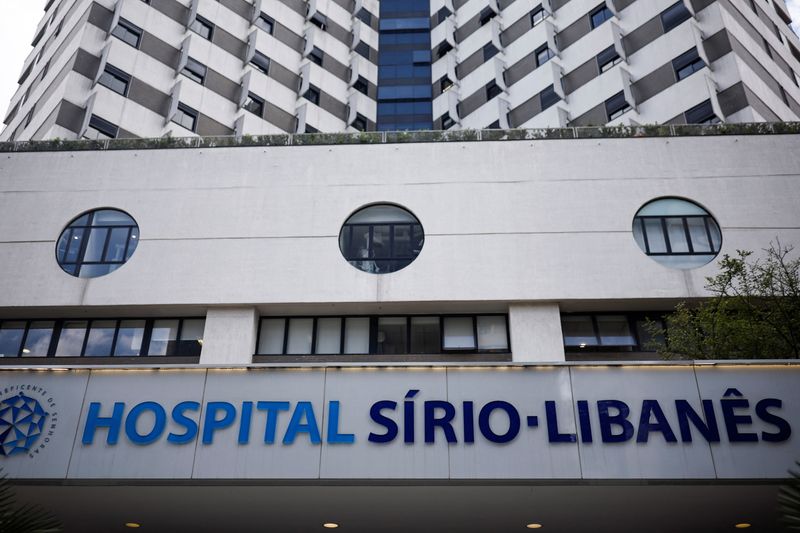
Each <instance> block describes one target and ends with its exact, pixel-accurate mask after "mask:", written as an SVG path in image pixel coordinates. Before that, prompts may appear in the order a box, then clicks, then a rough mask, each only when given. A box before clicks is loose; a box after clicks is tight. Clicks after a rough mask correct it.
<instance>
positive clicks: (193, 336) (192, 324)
mask: <svg viewBox="0 0 800 533" xmlns="http://www.w3.org/2000/svg"><path fill="white" fill-rule="evenodd" d="M205 326H206V321H205V320H203V319H202V318H195V319H191V320H184V321H183V323H182V324H181V338H180V340H179V341H178V348H177V350H176V353H175V355H181V356H193V357H197V356H199V355H200V351H201V350H202V348H203V330H204V329H205Z"/></svg>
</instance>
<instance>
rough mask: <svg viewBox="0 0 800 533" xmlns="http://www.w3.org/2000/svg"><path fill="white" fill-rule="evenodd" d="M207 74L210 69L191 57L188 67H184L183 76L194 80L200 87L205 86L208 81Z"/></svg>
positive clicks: (187, 62)
mask: <svg viewBox="0 0 800 533" xmlns="http://www.w3.org/2000/svg"><path fill="white" fill-rule="evenodd" d="M207 72H208V69H207V68H206V66H205V65H204V64H202V63H200V62H199V61H197V60H196V59H192V58H191V57H190V58H188V59H187V60H186V66H185V67H183V70H182V71H181V74H183V75H184V76H186V77H187V78H189V79H190V80H194V81H196V82H197V83H199V84H200V85H203V84H204V83H205V81H206V73H207Z"/></svg>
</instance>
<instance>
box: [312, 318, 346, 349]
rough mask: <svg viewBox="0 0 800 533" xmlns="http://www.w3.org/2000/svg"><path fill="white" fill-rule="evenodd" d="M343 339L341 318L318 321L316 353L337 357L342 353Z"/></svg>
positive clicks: (320, 319) (319, 319)
mask: <svg viewBox="0 0 800 533" xmlns="http://www.w3.org/2000/svg"><path fill="white" fill-rule="evenodd" d="M341 337H342V319H341V318H318V319H317V345H316V346H315V349H314V353H318V354H326V355H336V354H338V353H340V350H341V346H340V343H339V341H340V339H341Z"/></svg>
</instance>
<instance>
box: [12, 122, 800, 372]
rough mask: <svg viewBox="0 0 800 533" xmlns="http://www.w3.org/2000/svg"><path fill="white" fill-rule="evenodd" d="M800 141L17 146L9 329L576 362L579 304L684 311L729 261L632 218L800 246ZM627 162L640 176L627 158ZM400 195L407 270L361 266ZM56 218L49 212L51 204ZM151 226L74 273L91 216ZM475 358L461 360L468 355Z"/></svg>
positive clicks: (223, 357) (228, 359)
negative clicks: (500, 345)
mask: <svg viewBox="0 0 800 533" xmlns="http://www.w3.org/2000/svg"><path fill="white" fill-rule="evenodd" d="M796 144H797V136H796V135H765V136H705V137H655V138H633V139H585V140H584V139H577V140H540V141H496V142H493V141H482V142H472V143H466V142H434V143H422V144H381V145H344V146H342V145H338V146H337V145H327V146H297V147H232V148H207V149H179V150H122V151H110V150H109V151H88V152H85V151H61V152H48V153H22V152H17V153H7V154H5V155H4V156H3V157H4V159H3V161H4V163H3V165H2V167H1V168H0V183H2V191H3V192H2V194H0V206H1V208H0V251H2V253H0V270H2V271H3V272H4V273H5V274H4V276H2V278H0V294H2V297H1V298H0V313H2V315H0V316H2V317H3V318H5V319H13V318H35V317H44V316H47V317H50V318H53V317H54V315H57V318H70V317H79V316H89V315H92V316H94V317H102V316H143V317H146V316H165V315H167V316H169V314H170V313H171V314H172V315H173V316H205V317H206V319H207V324H206V337H205V342H204V347H203V356H202V359H201V362H202V363H206V364H247V363H250V362H251V360H252V354H253V353H255V349H254V346H255V339H256V335H257V334H256V331H255V328H254V321H255V320H256V318H257V316H259V315H260V316H262V317H264V316H327V315H330V316H337V315H357V314H369V315H391V314H397V313H400V314H425V313H433V314H447V313H507V314H509V315H510V320H509V323H510V326H509V327H510V337H511V352H512V354H513V360H514V361H558V360H563V359H564V349H563V343H562V338H561V326H560V323H559V313H560V312H592V311H614V312H624V311H648V310H654V311H666V310H669V309H671V308H672V307H673V306H674V304H675V303H676V302H678V301H681V300H686V299H694V298H702V297H704V296H707V293H706V292H705V290H704V288H703V287H704V285H705V278H706V276H710V275H713V274H714V273H715V272H716V269H717V267H716V264H715V262H713V261H712V262H711V263H710V264H708V265H707V266H705V267H702V268H698V269H694V270H679V269H673V268H668V267H665V266H662V265H660V264H658V263H656V262H655V261H653V260H652V259H651V258H649V257H647V256H646V255H645V254H644V253H643V252H642V251H641V250H640V249H639V247H638V246H637V244H636V242H635V241H634V238H633V235H632V231H631V225H632V221H633V217H634V215H635V214H636V213H637V211H638V210H639V209H640V208H641V207H642V206H643V205H644V204H646V203H647V202H649V201H650V200H653V199H656V198H660V197H680V198H686V199H689V200H691V201H693V202H695V203H697V204H699V205H701V206H703V207H704V208H705V209H706V210H707V211H708V212H709V213H710V214H711V215H712V216H713V217H714V218H715V220H716V221H717V223H718V224H719V226H720V228H721V231H722V248H721V252H720V257H721V256H722V255H723V254H735V253H736V250H742V249H744V250H754V251H756V252H758V251H759V250H761V249H763V248H764V247H766V246H768V244H769V243H770V242H771V241H774V240H775V239H776V238H778V239H780V240H781V242H783V243H786V244H791V243H797V242H800V218H798V217H799V216H800V215H798V212H797V209H796V206H797V205H800V187H798V184H800V182H799V181H798V180H800V159H798V158H799V157H800V155H799V154H798V153H797V151H796V150H795V149H794V147H795V146H796ZM620 162H624V164H620ZM382 202H390V203H394V204H397V205H400V206H403V207H405V208H406V209H408V210H409V211H411V212H412V213H414V214H415V215H416V216H417V217H418V219H419V221H420V222H421V224H422V226H423V228H424V231H425V244H424V247H423V249H422V251H421V253H420V254H419V257H417V259H416V260H415V261H414V262H412V263H411V264H410V265H409V266H408V267H406V268H404V269H403V270H400V271H398V272H395V273H391V274H383V275H375V274H369V273H365V272H361V271H359V270H357V269H355V268H353V267H352V266H350V265H349V264H348V263H347V262H346V261H345V260H344V258H343V257H342V255H341V252H340V250H339V244H338V234H339V231H340V228H341V226H342V224H343V223H344V221H345V220H346V219H347V218H348V217H349V216H350V214H351V213H352V212H354V211H355V210H357V209H359V208H361V207H363V206H365V205H369V204H373V203H382ZM43 206H47V207H46V208H45V209H43ZM100 207H113V208H117V209H121V210H123V211H125V212H127V213H129V214H130V215H131V216H132V217H133V218H134V219H135V221H136V222H137V223H138V225H139V228H140V235H141V237H140V241H141V242H140V243H139V246H138V248H137V249H136V252H135V254H134V255H133V256H132V257H131V259H130V261H128V263H127V264H125V265H124V266H123V267H122V268H120V269H119V270H117V271H116V272H113V273H111V274H109V275H106V276H102V277H100V278H95V279H85V278H75V277H72V276H69V275H67V274H65V273H64V272H62V271H61V269H60V268H59V265H58V264H57V262H56V260H55V258H54V247H55V243H56V240H57V239H58V237H59V235H60V233H61V231H62V229H63V228H64V227H65V225H66V224H67V223H69V221H70V220H72V219H73V218H75V217H77V216H78V215H80V214H81V213H83V212H86V211H89V210H92V209H96V208H100ZM456 360H457V357H456Z"/></svg>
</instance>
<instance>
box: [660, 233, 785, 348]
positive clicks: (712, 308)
mask: <svg viewBox="0 0 800 533" xmlns="http://www.w3.org/2000/svg"><path fill="white" fill-rule="evenodd" d="M764 251H765V252H766V255H765V256H764V257H763V258H761V259H753V258H752V257H751V256H752V252H748V251H741V250H739V251H738V252H737V256H736V257H731V256H728V255H725V256H724V257H723V259H722V260H721V261H720V262H719V267H720V273H719V274H717V275H716V276H713V277H710V278H706V281H707V285H706V288H707V289H708V290H709V291H710V292H711V293H712V294H713V295H714V296H713V297H712V298H710V299H709V300H706V301H704V302H702V303H700V304H699V305H697V306H690V305H688V304H686V303H681V304H679V305H678V306H677V308H676V309H675V313H673V314H671V315H668V316H667V317H665V320H666V331H662V330H661V328H660V327H659V326H658V325H657V324H655V323H652V322H651V323H649V324H648V326H647V327H648V329H649V332H650V333H651V335H653V336H654V337H656V338H657V339H659V340H657V341H655V342H654V343H653V344H651V348H655V349H656V350H658V351H659V352H660V353H661V355H662V356H664V357H665V358H680V359H776V358H777V359H783V358H800V259H790V255H791V253H792V248H791V247H784V246H781V244H780V242H777V243H770V247H769V248H768V249H766V250H764Z"/></svg>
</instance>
